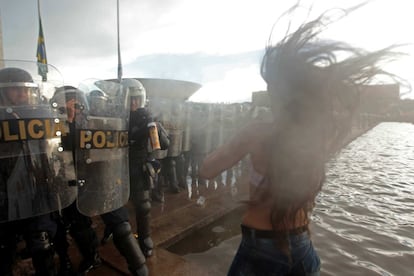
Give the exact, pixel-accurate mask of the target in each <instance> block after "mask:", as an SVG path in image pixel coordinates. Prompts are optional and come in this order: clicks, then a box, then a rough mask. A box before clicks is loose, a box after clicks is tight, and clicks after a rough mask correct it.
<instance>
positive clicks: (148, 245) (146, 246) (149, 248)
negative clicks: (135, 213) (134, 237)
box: [138, 237, 154, 258]
mask: <svg viewBox="0 0 414 276" xmlns="http://www.w3.org/2000/svg"><path fill="white" fill-rule="evenodd" d="M138 244H139V247H140V248H141V251H142V253H144V256H145V257H147V258H149V257H151V256H152V253H153V250H154V242H153V241H152V239H151V237H147V238H144V239H141V238H140V237H138Z"/></svg>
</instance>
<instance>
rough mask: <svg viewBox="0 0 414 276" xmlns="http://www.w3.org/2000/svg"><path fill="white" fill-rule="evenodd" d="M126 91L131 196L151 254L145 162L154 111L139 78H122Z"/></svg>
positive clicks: (142, 243)
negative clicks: (146, 105) (128, 113)
mask: <svg viewBox="0 0 414 276" xmlns="http://www.w3.org/2000/svg"><path fill="white" fill-rule="evenodd" d="M121 85H122V88H123V89H124V91H125V93H126V94H127V95H129V99H130V106H131V110H130V117H129V119H130V121H129V132H128V138H129V171H130V189H131V193H130V200H131V201H132V202H133V204H134V207H135V215H136V223H137V234H138V243H139V245H140V247H141V249H142V251H143V253H144V255H145V256H146V257H149V256H151V255H152V250H153V247H154V244H153V241H152V239H151V236H150V235H151V229H150V211H151V195H150V191H151V181H150V176H149V174H148V171H147V170H146V163H147V159H148V157H149V153H148V141H149V138H150V137H149V130H148V124H149V123H152V122H153V119H152V118H151V114H150V113H149V111H148V110H147V109H146V108H145V101H146V91H145V88H144V86H143V85H142V84H141V82H139V81H138V80H136V79H123V80H122V82H121Z"/></svg>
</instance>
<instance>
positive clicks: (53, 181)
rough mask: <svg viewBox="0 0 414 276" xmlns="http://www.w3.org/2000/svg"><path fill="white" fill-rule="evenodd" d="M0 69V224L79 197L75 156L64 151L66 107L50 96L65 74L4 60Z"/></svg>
mask: <svg viewBox="0 0 414 276" xmlns="http://www.w3.org/2000/svg"><path fill="white" fill-rule="evenodd" d="M1 64H2V65H3V66H4V67H3V68H2V69H0V122H1V124H0V169H1V175H0V179H1V180H0V222H2V221H12V220H19V219H24V218H29V217H34V216H38V215H41V214H46V213H49V212H52V211H56V210H59V209H61V208H64V207H66V206H68V205H70V204H71V203H72V202H73V201H74V200H75V199H76V187H75V186H71V185H70V184H71V183H74V182H73V180H74V179H75V173H74V166H73V159H72V155H71V153H70V152H68V151H66V150H65V147H64V146H63V144H62V137H63V136H65V135H67V129H66V127H65V124H64V122H65V116H66V114H65V109H63V110H59V109H58V108H56V107H53V106H52V105H51V104H50V103H49V101H48V97H50V95H51V94H52V93H53V92H54V88H55V86H56V85H62V83H63V82H62V77H61V76H60V74H59V72H58V70H57V69H56V68H54V67H53V66H52V65H46V66H47V69H48V70H47V71H48V72H47V75H46V76H45V77H44V78H43V80H42V78H41V77H40V76H38V75H37V64H36V63H34V62H26V61H14V60H2V61H1Z"/></svg>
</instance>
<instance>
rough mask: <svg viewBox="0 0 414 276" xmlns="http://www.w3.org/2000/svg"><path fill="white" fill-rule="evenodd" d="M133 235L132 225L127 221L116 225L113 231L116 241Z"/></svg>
mask: <svg viewBox="0 0 414 276" xmlns="http://www.w3.org/2000/svg"><path fill="white" fill-rule="evenodd" d="M131 233H132V229H131V224H129V222H127V221H124V222H121V223H119V224H117V225H115V227H114V229H113V231H112V234H113V236H114V239H116V238H121V237H125V236H128V235H130V234H131Z"/></svg>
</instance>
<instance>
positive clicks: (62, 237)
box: [51, 86, 101, 275]
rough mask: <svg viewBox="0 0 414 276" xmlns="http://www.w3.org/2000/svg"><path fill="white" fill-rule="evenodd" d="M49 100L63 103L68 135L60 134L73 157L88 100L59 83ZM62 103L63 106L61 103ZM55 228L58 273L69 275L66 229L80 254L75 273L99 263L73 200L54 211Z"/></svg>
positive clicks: (93, 235)
mask: <svg viewBox="0 0 414 276" xmlns="http://www.w3.org/2000/svg"><path fill="white" fill-rule="evenodd" d="M51 102H52V103H55V104H56V103H61V104H60V106H65V108H66V112H67V125H68V127H69V134H70V135H68V136H67V137H63V138H62V139H63V142H64V143H63V144H64V147H65V148H66V149H68V150H69V149H70V150H72V153H73V159H74V160H76V154H75V148H74V147H75V144H76V141H75V137H76V136H75V135H74V133H75V132H76V129H77V128H81V127H85V124H84V122H85V120H86V116H87V114H88V110H89V108H88V102H87V100H86V98H85V95H84V93H83V92H82V91H80V90H79V89H76V88H75V87H73V86H63V87H59V88H58V89H56V91H55V94H54V95H53V97H52V99H51ZM63 103H64V104H65V105H63ZM57 218H58V219H57V224H58V231H57V234H56V238H55V245H56V252H57V253H58V255H59V260H60V270H59V274H60V275H70V274H71V273H72V265H71V261H70V259H69V256H68V248H69V244H68V242H67V240H66V232H69V234H70V235H71V237H72V238H73V239H74V241H75V242H76V245H77V247H78V249H79V251H80V253H81V255H82V257H83V260H82V261H81V263H80V265H79V268H78V273H79V274H86V273H87V272H88V271H89V270H90V269H92V268H95V267H98V266H100V265H101V260H100V258H99V254H98V245H99V241H98V238H97V235H96V233H95V230H94V229H93V228H92V220H91V218H90V217H88V216H85V215H83V214H82V213H80V212H79V210H78V209H77V207H76V202H74V203H72V204H71V205H70V206H68V207H66V208H64V209H63V210H62V211H61V212H60V214H57Z"/></svg>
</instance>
